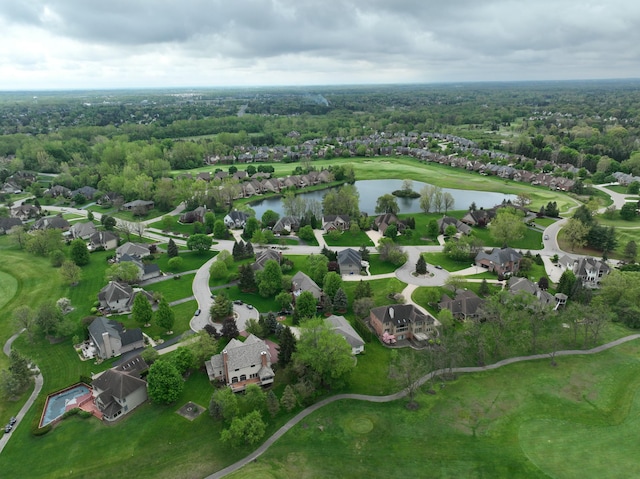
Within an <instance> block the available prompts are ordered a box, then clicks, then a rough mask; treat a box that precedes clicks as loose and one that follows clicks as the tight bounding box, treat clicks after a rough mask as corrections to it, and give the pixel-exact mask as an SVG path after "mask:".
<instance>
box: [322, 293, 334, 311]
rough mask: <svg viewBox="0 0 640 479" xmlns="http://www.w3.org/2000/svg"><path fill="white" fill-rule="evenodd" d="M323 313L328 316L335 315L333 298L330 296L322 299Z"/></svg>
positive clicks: (326, 295)
mask: <svg viewBox="0 0 640 479" xmlns="http://www.w3.org/2000/svg"><path fill="white" fill-rule="evenodd" d="M322 312H323V313H324V314H326V315H330V314H332V313H333V301H331V296H329V295H328V294H325V295H324V296H323V297H322Z"/></svg>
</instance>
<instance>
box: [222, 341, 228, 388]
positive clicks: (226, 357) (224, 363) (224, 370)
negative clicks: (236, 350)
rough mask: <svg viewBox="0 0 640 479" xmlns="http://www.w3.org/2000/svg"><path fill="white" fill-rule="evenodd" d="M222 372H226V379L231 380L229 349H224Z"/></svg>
mask: <svg viewBox="0 0 640 479" xmlns="http://www.w3.org/2000/svg"><path fill="white" fill-rule="evenodd" d="M222 374H224V380H225V381H227V382H229V355H228V354H227V350H226V349H223V350H222Z"/></svg>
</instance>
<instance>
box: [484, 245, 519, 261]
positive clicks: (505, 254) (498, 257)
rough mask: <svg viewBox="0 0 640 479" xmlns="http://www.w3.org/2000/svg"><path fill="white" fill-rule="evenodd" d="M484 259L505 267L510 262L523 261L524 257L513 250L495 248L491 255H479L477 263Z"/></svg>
mask: <svg viewBox="0 0 640 479" xmlns="http://www.w3.org/2000/svg"><path fill="white" fill-rule="evenodd" d="M483 259H486V260H489V261H492V262H493V263H495V264H500V265H504V264H507V263H510V262H513V263H517V262H518V261H520V260H521V259H522V255H521V254H520V253H518V252H517V251H516V250H514V249H513V248H493V249H492V250H491V252H490V253H485V252H484V251H480V252H479V253H478V255H477V256H476V261H481V260H483Z"/></svg>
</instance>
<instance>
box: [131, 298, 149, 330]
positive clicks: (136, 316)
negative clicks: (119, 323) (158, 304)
mask: <svg viewBox="0 0 640 479" xmlns="http://www.w3.org/2000/svg"><path fill="white" fill-rule="evenodd" d="M131 317H132V318H133V320H134V321H135V322H136V323H139V324H140V325H141V326H148V325H150V324H151V320H152V319H153V310H152V309H151V304H150V303H149V300H148V299H147V296H146V295H145V294H143V293H137V294H136V297H135V298H134V300H133V308H132V309H131Z"/></svg>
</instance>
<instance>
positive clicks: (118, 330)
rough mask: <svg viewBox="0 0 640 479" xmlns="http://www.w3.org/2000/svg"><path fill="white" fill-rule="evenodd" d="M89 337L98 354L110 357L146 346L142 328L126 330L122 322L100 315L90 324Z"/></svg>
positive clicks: (106, 357)
mask: <svg viewBox="0 0 640 479" xmlns="http://www.w3.org/2000/svg"><path fill="white" fill-rule="evenodd" d="M89 337H90V339H91V342H93V344H94V346H95V347H96V349H97V353H98V356H99V357H100V358H102V359H109V358H113V357H115V356H120V355H121V354H123V353H127V352H129V351H133V350H134V349H141V348H144V338H143V336H142V331H141V330H140V328H134V329H129V330H125V329H124V328H123V327H122V325H121V324H120V323H117V322H116V321H113V320H111V319H108V318H105V317H98V318H96V319H94V320H93V322H92V323H91V324H90V325H89Z"/></svg>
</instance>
